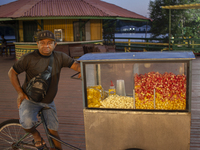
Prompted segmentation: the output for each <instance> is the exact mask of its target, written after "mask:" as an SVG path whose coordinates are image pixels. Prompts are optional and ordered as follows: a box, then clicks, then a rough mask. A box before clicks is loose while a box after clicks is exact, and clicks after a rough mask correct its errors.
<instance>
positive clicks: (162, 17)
mask: <svg viewBox="0 0 200 150" xmlns="http://www.w3.org/2000/svg"><path fill="white" fill-rule="evenodd" d="M191 2H196V0H155V1H150V4H149V11H150V18H151V19H152V20H153V21H152V27H151V31H150V32H151V33H152V34H153V36H154V37H156V36H158V35H164V36H166V35H167V34H168V33H169V10H168V9H162V8H161V6H168V5H180V4H188V3H191ZM188 12H189V11H188V10H185V9H171V34H172V35H173V36H175V37H178V36H180V35H182V34H183V30H184V26H183V25H184V24H186V20H189V17H191V15H190V14H189V13H188Z"/></svg>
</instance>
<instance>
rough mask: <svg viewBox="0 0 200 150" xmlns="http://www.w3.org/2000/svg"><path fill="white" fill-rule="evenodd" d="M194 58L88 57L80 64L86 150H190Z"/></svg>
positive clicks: (178, 55)
mask: <svg viewBox="0 0 200 150" xmlns="http://www.w3.org/2000/svg"><path fill="white" fill-rule="evenodd" d="M193 59H195V56H194V54H193V52H172V51H168V52H130V53H88V54H85V55H83V56H82V57H80V58H79V59H78V61H80V64H81V75H82V92H83V103H84V109H83V114H84V127H85V141H86V149H87V150H94V149H95V150H102V149H109V150H116V149H120V150H125V149H131V148H132V149H136V148H138V149H145V150H158V149H159V150H171V149H173V150H177V149H181V150H188V149H189V148H190V128H191V83H192V82H191V80H192V76H191V75H192V67H191V66H192V60H193Z"/></svg>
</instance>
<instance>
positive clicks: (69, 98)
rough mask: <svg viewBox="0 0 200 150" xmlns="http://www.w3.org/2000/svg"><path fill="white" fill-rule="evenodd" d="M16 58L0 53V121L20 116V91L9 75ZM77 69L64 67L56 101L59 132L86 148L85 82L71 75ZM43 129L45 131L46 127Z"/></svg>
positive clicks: (73, 143)
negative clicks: (83, 97)
mask: <svg viewBox="0 0 200 150" xmlns="http://www.w3.org/2000/svg"><path fill="white" fill-rule="evenodd" d="M14 62H15V58H14V57H13V56H9V57H5V56H4V57H0V122H2V121H5V120H7V119H13V118H19V115H18V109H17V102H16V100H17V92H16V91H15V89H14V87H12V85H11V83H10V81H9V78H8V75H7V74H8V70H9V69H10V67H11V66H12V65H13V63H14ZM75 73H76V72H75V71H73V70H72V69H69V68H63V69H62V72H61V76H60V82H59V89H58V94H57V96H56V98H55V104H56V108H57V112H58V119H59V123H60V125H59V133H60V136H61V139H62V140H63V141H65V142H67V143H69V144H72V145H74V146H77V147H79V148H81V149H83V150H84V149H85V133H84V132H85V131H84V122H83V102H82V85H81V84H82V83H81V80H75V79H71V78H70V76H71V75H73V74H75ZM24 76H25V74H24V73H23V74H20V75H19V79H20V81H21V83H23V81H24ZM41 129H42V128H41ZM41 132H42V133H44V131H43V130H42V131H41ZM45 141H47V139H45ZM0 149H1V148H0ZM63 150H68V148H67V147H63Z"/></svg>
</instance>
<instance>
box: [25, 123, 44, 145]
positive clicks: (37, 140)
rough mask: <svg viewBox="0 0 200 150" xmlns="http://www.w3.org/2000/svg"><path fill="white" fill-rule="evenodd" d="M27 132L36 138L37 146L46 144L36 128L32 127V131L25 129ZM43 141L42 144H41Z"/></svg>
mask: <svg viewBox="0 0 200 150" xmlns="http://www.w3.org/2000/svg"><path fill="white" fill-rule="evenodd" d="M24 130H25V131H26V132H28V133H31V134H32V135H33V138H34V142H35V146H36V147H39V146H42V145H44V144H45V142H44V141H42V137H41V135H40V133H39V132H38V131H37V130H36V128H35V127H32V128H31V129H24ZM40 141H41V142H40Z"/></svg>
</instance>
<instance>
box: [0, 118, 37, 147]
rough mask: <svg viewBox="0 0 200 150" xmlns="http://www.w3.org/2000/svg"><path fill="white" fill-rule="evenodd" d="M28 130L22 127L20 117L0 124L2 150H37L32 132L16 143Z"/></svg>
mask: <svg viewBox="0 0 200 150" xmlns="http://www.w3.org/2000/svg"><path fill="white" fill-rule="evenodd" d="M25 134H26V132H25V131H24V129H23V128H22V126H21V124H20V123H19V120H18V119H11V120H7V121H5V122H3V123H1V124H0V148H1V150H13V149H14V150H37V148H35V147H34V145H33V143H32V141H33V137H32V135H31V134H29V135H28V136H26V137H25V138H24V139H22V141H20V142H19V144H18V145H17V146H16V147H14V144H15V143H16V142H18V141H19V139H21V138H22V137H23V136H24V135H25Z"/></svg>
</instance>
